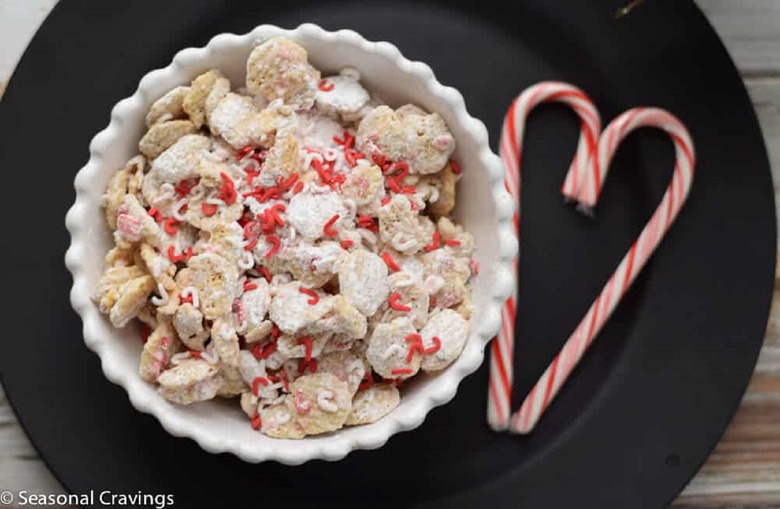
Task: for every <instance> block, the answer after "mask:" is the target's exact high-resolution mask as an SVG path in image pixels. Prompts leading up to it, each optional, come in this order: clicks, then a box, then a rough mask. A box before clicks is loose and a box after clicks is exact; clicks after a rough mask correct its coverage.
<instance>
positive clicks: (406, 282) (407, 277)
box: [395, 272, 414, 288]
mask: <svg viewBox="0 0 780 509" xmlns="http://www.w3.org/2000/svg"><path fill="white" fill-rule="evenodd" d="M398 274H399V275H403V277H402V278H399V279H400V281H396V282H395V286H396V287H398V288H406V287H409V286H412V285H413V284H414V276H413V275H411V274H409V273H408V272H399V273H398Z"/></svg>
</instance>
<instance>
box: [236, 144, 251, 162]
mask: <svg viewBox="0 0 780 509" xmlns="http://www.w3.org/2000/svg"><path fill="white" fill-rule="evenodd" d="M254 150H255V149H254V148H252V146H251V145H247V146H246V147H244V148H242V149H241V150H239V152H238V154H236V160H237V161H240V160H241V159H243V158H244V157H246V156H247V155H249V153H251V152H254Z"/></svg>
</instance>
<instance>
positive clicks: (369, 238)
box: [356, 228, 376, 246]
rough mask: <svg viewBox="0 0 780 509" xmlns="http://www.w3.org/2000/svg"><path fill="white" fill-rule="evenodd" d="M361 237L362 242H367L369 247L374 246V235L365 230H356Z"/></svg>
mask: <svg viewBox="0 0 780 509" xmlns="http://www.w3.org/2000/svg"><path fill="white" fill-rule="evenodd" d="M356 231H357V232H358V233H359V234H360V236H361V237H363V240H365V241H366V242H368V243H369V244H370V245H372V246H375V245H376V235H375V234H374V232H372V231H371V230H366V229H365V228H358V229H357V230H356Z"/></svg>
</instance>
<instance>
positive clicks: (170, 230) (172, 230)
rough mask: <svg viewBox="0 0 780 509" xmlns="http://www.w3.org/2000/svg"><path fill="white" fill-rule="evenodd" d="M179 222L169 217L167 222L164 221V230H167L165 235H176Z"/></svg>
mask: <svg viewBox="0 0 780 509" xmlns="http://www.w3.org/2000/svg"><path fill="white" fill-rule="evenodd" d="M178 224H179V222H178V221H177V220H175V219H174V218H172V217H169V218H168V219H166V220H165V221H163V230H165V233H167V234H168V235H176V231H177V229H176V225H178Z"/></svg>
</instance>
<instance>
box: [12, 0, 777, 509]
mask: <svg viewBox="0 0 780 509" xmlns="http://www.w3.org/2000/svg"><path fill="white" fill-rule="evenodd" d="M56 1H57V0H0V96H1V95H2V92H3V89H4V88H5V84H6V82H7V80H8V78H9V77H10V74H11V72H12V70H13V67H14V65H15V64H16V61H17V59H18V58H19V56H20V55H21V52H22V51H23V49H24V47H25V46H26V44H27V42H28V41H29V39H30V38H31V37H32V34H33V33H34V31H35V29H36V28H37V26H38V25H39V24H40V22H41V21H42V20H43V18H44V17H45V15H46V14H47V13H48V11H49V10H50V9H51V7H53V6H54V4H55V3H56ZM647 1H648V2H651V1H653V0H647ZM679 1H684V0H679ZM697 3H698V4H699V5H700V6H701V7H702V9H703V10H704V12H705V13H706V14H707V16H708V17H709V19H710V21H711V22H712V23H713V25H714V26H715V28H716V30H717V31H718V33H720V35H721V37H722V38H723V40H724V42H725V44H726V46H727V48H728V49H729V51H730V53H731V55H732V56H733V57H734V59H735V61H736V63H737V66H738V67H739V69H740V72H741V73H742V75H743V77H744V78H745V83H746V85H747V87H748V90H749V91H750V95H751V97H752V98H753V102H754V104H755V107H756V111H757V113H758V116H759V119H760V121H761V125H762V127H763V129H764V137H765V139H766V142H767V147H768V149H769V153H770V159H771V161H772V166H773V168H774V172H775V184H776V185H775V189H776V190H777V189H778V187H777V185H778V182H780V0H698V2H697ZM632 15H641V7H640V8H639V9H638V10H637V11H635V14H632ZM778 280H780V278H778ZM779 287H780V285H779ZM778 291H779V290H776V296H777V292H778ZM2 489H8V490H12V491H18V490H22V489H28V490H34V491H36V492H39V493H61V492H63V491H62V488H61V487H60V486H59V485H58V483H57V482H56V480H54V478H53V477H52V475H51V474H50V473H49V471H48V470H47V469H46V467H45V465H44V464H43V463H42V462H41V460H40V459H39V458H38V456H37V454H36V453H35V450H34V449H33V448H32V446H31V445H30V443H29V441H28V440H27V438H26V437H25V436H24V433H23V432H22V431H21V428H20V427H19V425H18V424H17V423H16V419H15V418H14V415H13V413H12V411H11V410H10V408H9V406H8V404H7V402H6V399H5V395H4V394H3V392H2V388H0V490H2ZM675 506H676V507H729V508H737V507H748V506H749V507H780V299H777V298H776V299H775V303H774V307H773V312H772V317H771V319H770V323H769V326H768V329H767V338H766V343H765V346H764V348H763V350H762V353H761V357H760V360H759V364H758V367H757V370H756V374H755V376H754V379H753V382H752V384H751V388H750V390H749V391H748V394H747V396H746V397H745V400H744V401H743V404H742V406H741V408H740V412H739V413H738V414H737V416H736V418H735V420H734V422H733V423H732V425H731V426H730V428H729V430H728V431H727V433H726V435H725V437H724V439H723V440H722V442H721V443H720V444H719V445H718V447H717V448H716V450H715V452H714V453H713V455H712V456H711V457H710V459H709V461H708V462H707V464H706V465H705V466H704V467H703V468H702V470H701V472H700V473H699V474H698V475H697V477H696V478H695V479H694V480H693V481H692V482H691V483H690V485H689V486H688V487H687V488H686V489H685V491H684V492H683V493H682V495H681V496H680V498H679V499H678V500H677V502H676V503H675Z"/></svg>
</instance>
